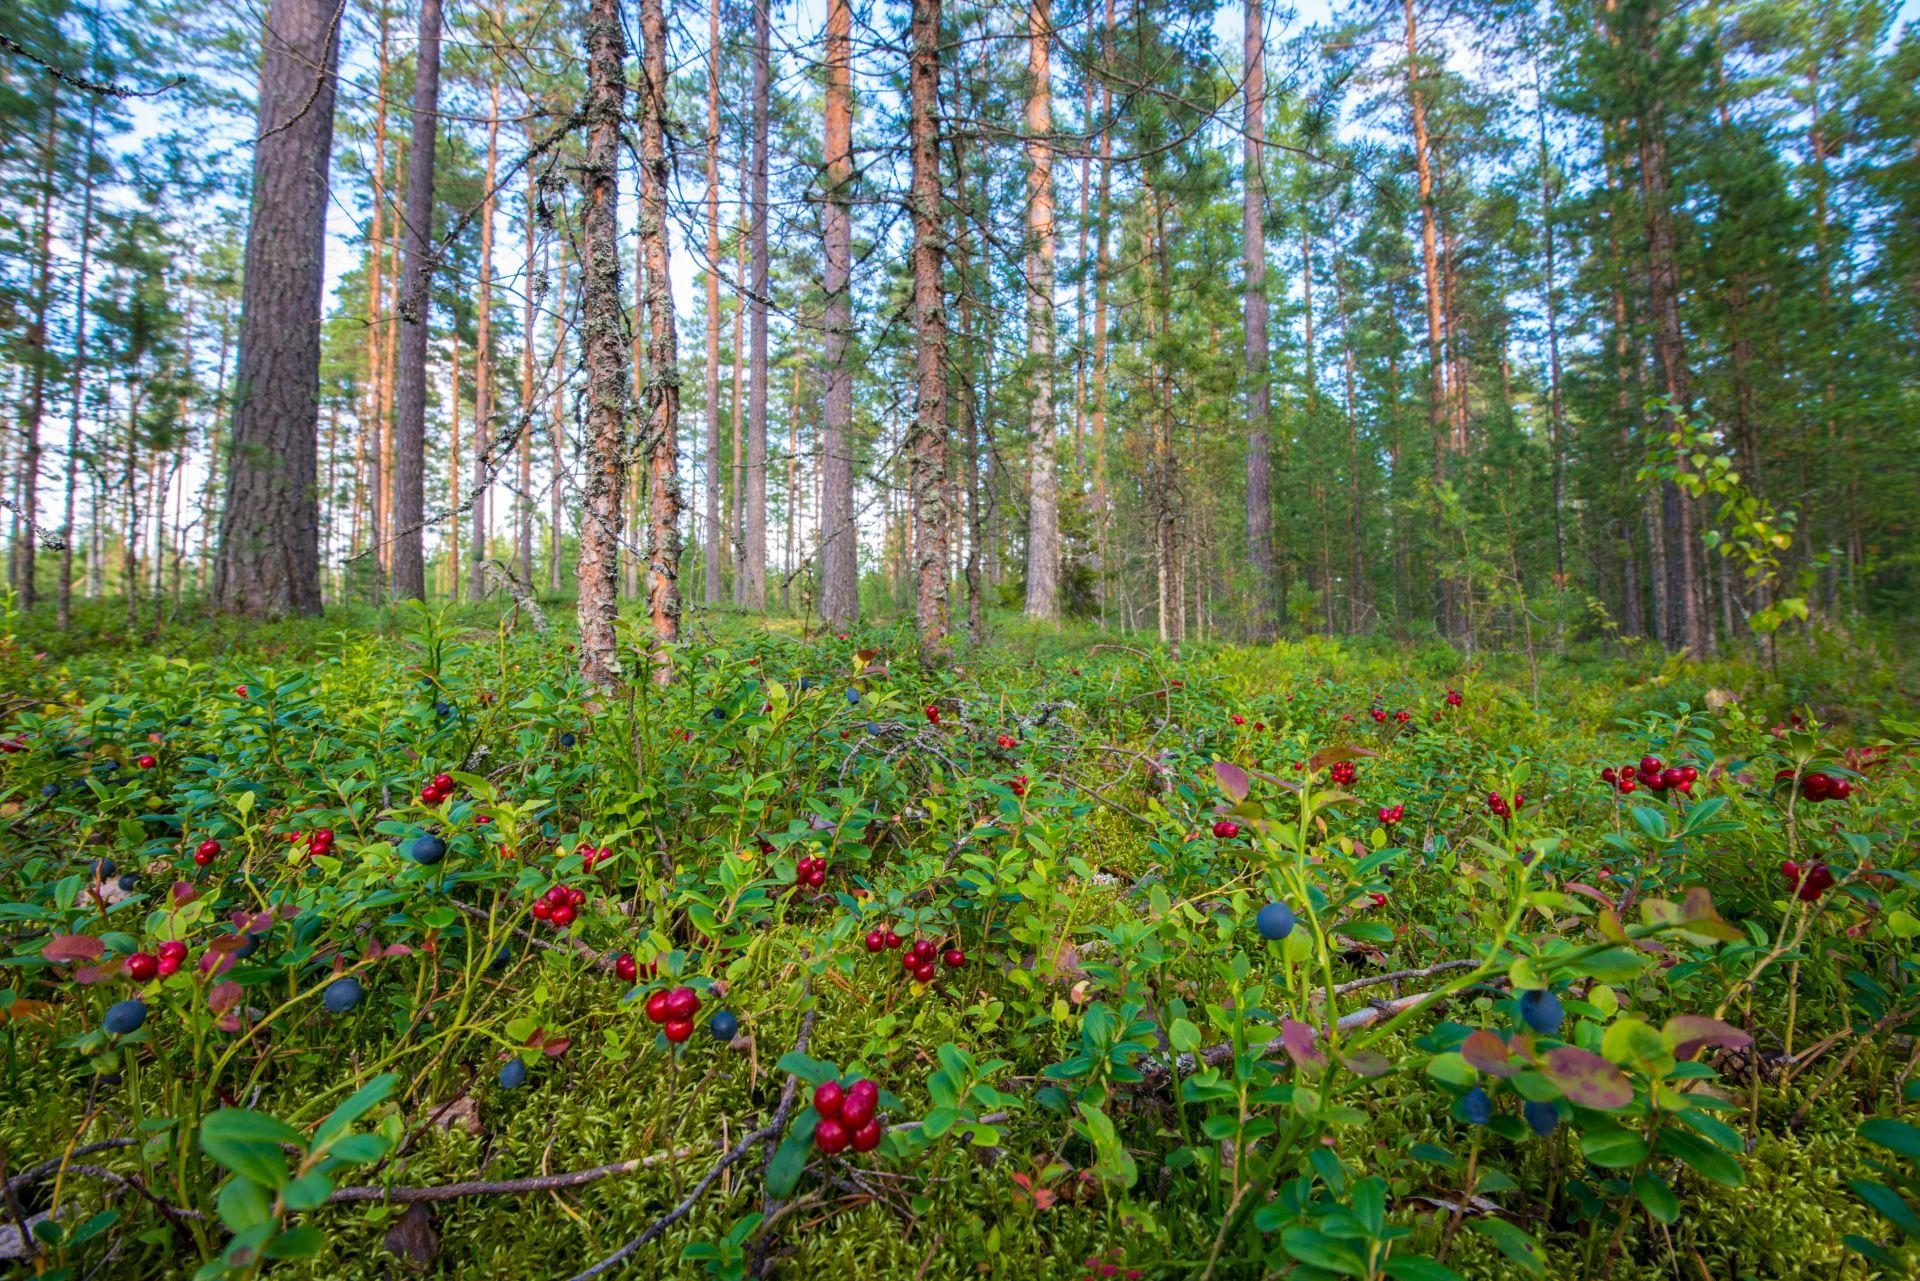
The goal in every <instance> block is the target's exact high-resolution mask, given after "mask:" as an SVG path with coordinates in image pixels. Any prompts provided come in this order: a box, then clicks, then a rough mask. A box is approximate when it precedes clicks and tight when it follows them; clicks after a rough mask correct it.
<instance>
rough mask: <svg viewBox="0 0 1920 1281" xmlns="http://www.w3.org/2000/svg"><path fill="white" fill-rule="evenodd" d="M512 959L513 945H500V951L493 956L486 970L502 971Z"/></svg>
mask: <svg viewBox="0 0 1920 1281" xmlns="http://www.w3.org/2000/svg"><path fill="white" fill-rule="evenodd" d="M512 959H513V944H511V943H502V944H501V945H500V950H499V951H498V952H495V953H494V954H493V960H492V961H491V962H489V963H488V965H487V968H488V969H490V970H504V969H506V968H507V962H509V961H511V960H512Z"/></svg>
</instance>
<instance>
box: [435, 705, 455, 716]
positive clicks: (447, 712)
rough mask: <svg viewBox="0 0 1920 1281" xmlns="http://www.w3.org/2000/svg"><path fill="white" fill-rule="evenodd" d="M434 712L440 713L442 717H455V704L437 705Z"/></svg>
mask: <svg viewBox="0 0 1920 1281" xmlns="http://www.w3.org/2000/svg"><path fill="white" fill-rule="evenodd" d="M433 710H434V711H436V712H438V713H439V714H440V715H442V716H451V715H453V704H452V703H435V704H434V705H433Z"/></svg>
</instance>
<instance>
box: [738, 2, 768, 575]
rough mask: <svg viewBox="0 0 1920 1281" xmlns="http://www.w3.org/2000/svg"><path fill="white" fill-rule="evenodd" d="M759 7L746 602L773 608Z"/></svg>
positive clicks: (756, 9) (761, 21)
mask: <svg viewBox="0 0 1920 1281" xmlns="http://www.w3.org/2000/svg"><path fill="white" fill-rule="evenodd" d="M752 4H753V162H752V170H751V173H752V178H751V183H752V186H751V191H750V194H749V196H748V199H747V218H748V227H747V236H748V240H749V242H750V245H749V248H750V252H751V254H752V275H751V277H750V280H749V283H748V286H747V290H748V293H747V313H748V321H747V327H748V330H749V332H748V336H747V342H748V344H749V352H748V356H747V476H746V481H747V485H746V528H745V530H744V534H745V542H746V593H745V595H746V599H745V601H744V602H743V603H744V604H745V605H746V607H747V608H748V609H755V610H759V609H765V608H766V607H767V372H768V371H767V290H768V268H769V260H768V255H767V133H768V127H769V125H768V101H767V95H768V92H769V81H770V79H771V65H770V64H771V60H772V43H773V36H772V28H771V19H770V15H769V10H770V8H771V6H772V4H773V0H752Z"/></svg>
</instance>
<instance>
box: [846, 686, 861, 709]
mask: <svg viewBox="0 0 1920 1281" xmlns="http://www.w3.org/2000/svg"><path fill="white" fill-rule="evenodd" d="M859 702H860V688H859V686H857V685H849V686H847V706H848V707H855V706H858V705H859Z"/></svg>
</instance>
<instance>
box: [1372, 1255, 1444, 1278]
mask: <svg viewBox="0 0 1920 1281" xmlns="http://www.w3.org/2000/svg"><path fill="white" fill-rule="evenodd" d="M1386 1271H1387V1275H1388V1276H1390V1277H1392V1278H1393V1281H1460V1274H1459V1273H1458V1272H1455V1271H1454V1270H1453V1269H1452V1268H1449V1267H1447V1266H1446V1265H1445V1264H1442V1263H1435V1262H1434V1261H1433V1260H1432V1259H1415V1258H1395V1259H1388V1260H1387V1268H1386Z"/></svg>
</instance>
